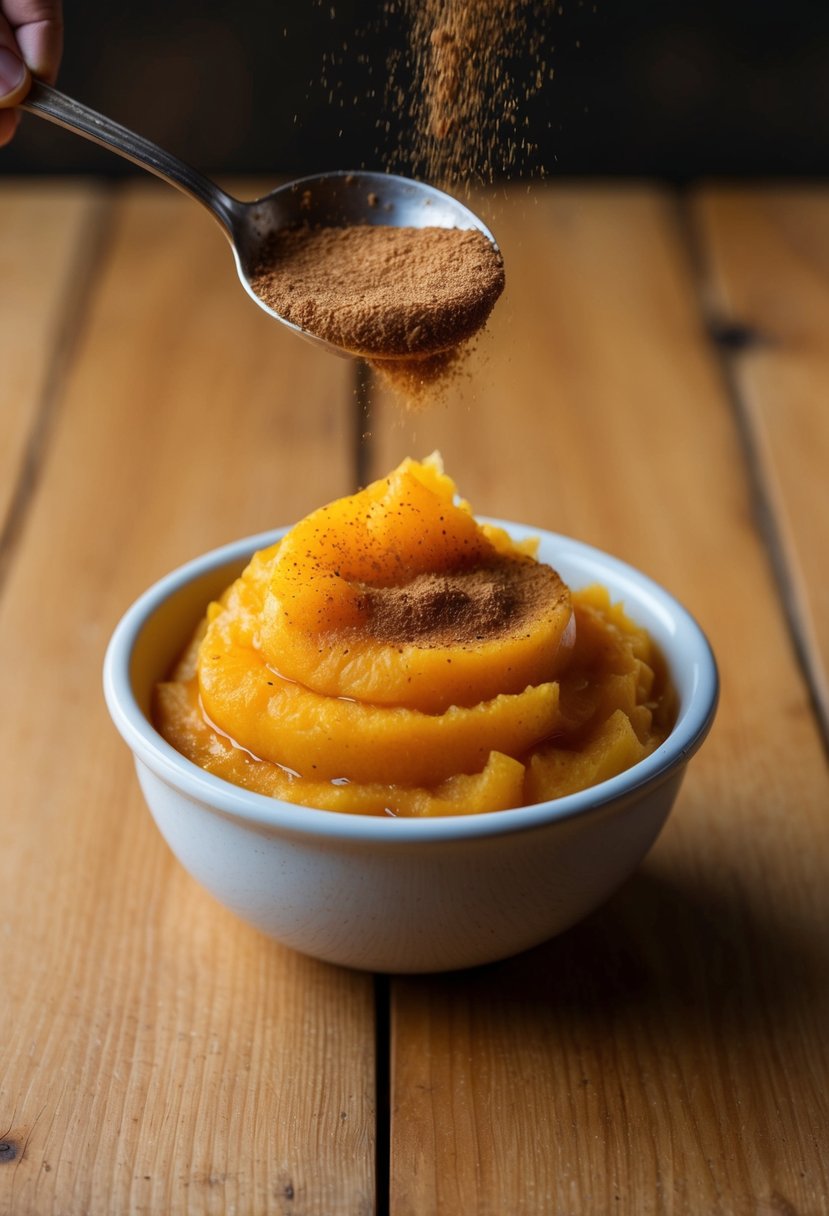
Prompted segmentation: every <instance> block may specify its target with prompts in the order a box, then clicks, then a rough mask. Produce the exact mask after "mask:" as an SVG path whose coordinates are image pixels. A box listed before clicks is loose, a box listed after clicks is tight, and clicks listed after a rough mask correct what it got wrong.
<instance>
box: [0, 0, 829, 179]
mask: <svg viewBox="0 0 829 1216" xmlns="http://www.w3.org/2000/svg"><path fill="white" fill-rule="evenodd" d="M392 7H393V6H392ZM383 9H384V4H383V0H372V2H371V3H365V2H364V3H357V2H356V0H333V7H332V5H331V4H330V3H329V2H328V0H326V2H325V3H320V2H319V0H291V2H290V3H288V2H286V0H270V2H268V0H247V3H244V4H231V3H228V2H227V0H226V2H225V3H220V2H218V0H143V2H142V3H141V4H140V5H138V4H135V5H131V6H129V7H127V6H122V5H118V4H113V3H112V0H108V2H104V0H85V2H83V3H75V4H73V3H72V0H69V2H68V4H67V12H66V21H67V37H66V52H65V57H64V64H63V68H62V72H61V77H60V81H59V84H60V86H61V87H62V88H63V89H64V90H65V91H66V92H67V93H69V94H71V95H73V96H75V97H77V98H78V99H79V100H81V101H84V102H86V103H87V104H89V105H91V106H93V107H94V108H96V109H100V110H103V111H104V112H106V113H108V114H110V115H111V116H112V117H114V118H116V119H118V120H119V121H121V122H123V123H124V124H126V125H127V126H130V127H132V128H133V129H135V130H137V131H139V132H141V133H142V134H144V135H147V136H149V137H150V138H152V139H154V140H156V141H157V142H159V143H161V144H162V145H164V146H165V147H167V148H169V150H170V151H172V152H175V153H177V154H178V155H180V156H182V157H183V158H184V159H185V160H188V161H190V162H191V163H192V164H194V165H197V166H198V167H200V168H202V169H203V170H205V171H207V172H212V173H227V172H234V171H239V172H256V173H263V174H265V175H268V174H274V175H276V174H285V173H288V174H291V175H294V174H301V173H311V172H316V171H320V170H323V169H333V168H359V167H366V168H392V169H395V170H398V171H403V172H406V171H408V170H409V169H410V168H411V166H410V165H407V164H406V163H405V159H404V160H401V158H400V157H399V156H395V155H393V151H392V150H393V149H395V148H397V147H398V146H400V144H401V142H402V143H403V145H404V146H405V145H406V142H407V138H408V137H407V132H406V130H405V126H404V127H403V129H402V131H401V127H400V120H399V119H395V117H394V115H393V114H392V113H390V112H389V110H388V107H387V106H386V104H385V98H384V80H385V75H386V62H387V58H388V54H389V52H390V51H391V50H393V49H394V48H395V47H403V46H405V42H406V33H405V29H404V28H403V25H402V21H401V19H400V17H399V16H395V14H394V13H392V14H388V13H384V11H383ZM538 21H539V22H540V23H541V24H542V25H543V29H544V34H545V39H546V46H547V55H548V60H549V63H550V65H551V66H552V67H553V69H554V77H553V79H552V80H550V81H547V83H546V84H545V85H544V87H543V89H542V90H541V92H540V93H539V94H538V95H537V96H536V97H535V98H533V99H532V100H531V101H530V102H528V103H527V104H526V105H525V106H524V107H523V115H524V116H525V117H526V119H527V123H528V126H527V131H528V136H529V140H530V142H532V143H534V144H536V145H537V146H538V150H537V152H535V153H533V154H532V155H529V156H527V157H525V160H524V163H523V165H522V166H521V169H522V172H523V173H524V174H525V175H527V176H535V175H537V174H538V173H539V172H540V171H541V170H542V169H543V170H544V171H545V172H546V173H547V174H550V175H563V176H574V175H608V174H612V175H631V176H632V175H648V176H657V177H661V178H666V179H669V180H673V181H678V182H682V181H687V180H690V179H694V178H697V177H700V176H711V175H719V176H729V177H735V176H769V175H781V174H786V175H802V176H821V175H824V174H825V173H826V171H827V168H829V0H793V2H788V3H787V0H738V2H729V0H724V2H721V3H718V2H717V0H695V2H694V3H691V2H690V0H664V2H662V3H660V2H659V0H626V2H625V0H595V2H594V0H563V3H562V4H561V5H557V4H553V3H548V4H545V5H543V6H541V12H540V15H539V17H538ZM530 67H531V65H530V64H528V63H524V64H522V63H521V62H520V59H519V62H518V74H519V76H520V75H521V73H522V71H524V72H529V70H530ZM389 120H390V121H391V123H392V126H391V129H390V131H389V132H388V133H386V131H385V123H386V122H387V121H389ZM64 170H67V171H72V172H78V171H81V172H95V173H104V174H121V173H128V172H133V171H134V170H132V169H131V167H130V166H129V165H128V164H127V163H126V162H124V161H122V160H120V159H118V158H116V157H114V156H112V155H111V154H108V153H106V152H103V151H101V150H100V149H98V148H96V147H94V146H93V145H91V144H88V143H86V142H84V141H82V140H79V139H78V138H77V137H74V136H70V135H68V134H66V133H65V132H62V131H60V130H58V129H57V128H55V127H53V126H50V125H47V124H46V123H44V122H42V121H41V120H39V119H36V118H34V117H31V116H26V117H25V118H24V122H23V125H22V128H21V131H20V133H19V135H18V137H17V138H16V140H15V141H14V143H13V144H12V145H11V146H10V147H9V148H7V149H5V150H0V172H4V173H5V172H49V173H53V172H55V171H64Z"/></svg>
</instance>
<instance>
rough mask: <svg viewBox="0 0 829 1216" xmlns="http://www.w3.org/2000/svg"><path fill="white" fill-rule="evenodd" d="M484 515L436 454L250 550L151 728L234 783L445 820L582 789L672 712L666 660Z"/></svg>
mask: <svg viewBox="0 0 829 1216" xmlns="http://www.w3.org/2000/svg"><path fill="white" fill-rule="evenodd" d="M534 548H535V545H534V543H533V542H528V543H516V542H515V541H513V540H512V539H511V537H510V536H509V535H508V534H507V533H506V532H504V531H503V530H501V529H499V528H496V527H492V526H490V525H486V524H479V523H478V522H477V521H476V519H475V518H474V516H473V515H472V512H471V509H470V507H469V505H468V503H465V502H463V501H460V500H458V498H457V494H456V490H455V485H454V483H453V482H452V480H451V479H450V478H449V477H448V476H447V475H446V474H445V473H444V472H443V469H442V465H441V462H440V459H439V458H438V457H437V456H432V457H429V458H427V459H426V460H424V461H422V462H417V461H414V460H405V461H404V462H403V463H402V464H401V465H400V466H399V467H398V468H397V469H395V470H394V471H393V472H392V473H391V474H390V475H389V476H388V477H386V478H383V479H382V480H380V481H377V482H375V483H373V484H372V485H369V486H368V487H367V488H366V489H364V490H362V491H360V492H359V493H357V494H354V495H352V496H350V497H348V498H343V499H340V500H338V501H336V502H333V503H330V504H328V505H327V506H324V507H322V508H320V509H319V510H317V511H314V512H313V513H312V514H311V515H309V516H307V518H306V519H304V520H302V521H301V522H300V523H298V524H296V525H295V527H294V528H293V529H292V530H291V531H290V532H288V533H287V535H286V536H285V537H283V538H282V539H281V540H280V541H279V542H278V543H277V544H276V545H273V546H272V547H271V548H269V549H265V550H263V551H262V552H260V553H257V554H256V555H255V556H254V557H253V558H252V560H251V561H250V563H249V565H248V566H247V568H246V569H245V570H244V572H243V573H242V575H241V576H240V577H239V578H238V579H237V580H236V582H235V583H233V585H232V586H231V587H229V588H228V589H227V591H226V592H225V594H224V595H223V596H222V598H221V600H220V601H219V602H217V603H213V604H211V605H210V606H209V608H208V611H207V615H206V618H205V620H204V621H203V622H202V624H201V626H200V628H199V630H198V632H197V634H196V637H195V638H194V639H193V642H192V643H191V645H190V647H189V648H188V650H187V652H186V653H185V655H184V656H182V658H181V660H180V662H179V663H178V665H177V668H176V670H175V671H174V672H173V673H172V676H171V679H170V680H169V681H168V682H167V683H164V684H162V685H160V686H159V688H158V689H157V695H156V721H157V724H158V726H159V729H160V730H161V732H162V734H164V735H165V737H166V738H167V739H168V740H169V741H170V742H171V743H172V744H173V745H174V746H175V747H177V748H178V749H179V751H181V752H182V753H183V754H184V755H186V756H188V757H189V758H190V759H191V760H193V761H194V762H195V763H197V764H200V765H201V766H202V767H203V768H206V769H208V770H209V771H211V772H215V773H216V774H218V775H220V776H222V777H225V778H226V779H227V780H230V781H233V782H235V783H236V784H239V785H242V786H244V787H246V788H249V789H254V790H258V791H259V792H261V793H265V794H269V795H272V796H274V797H279V798H283V799H287V800H288V801H291V802H297V803H301V804H304V805H307V806H316V807H322V808H323V809H333V810H343V811H349V812H356V813H366V814H384V813H385V814H395V815H442V814H460V813H469V812H482V811H490V810H499V809H507V808H509V807H513V806H520V805H524V804H526V803H528V802H535V801H540V800H543V799H546V798H550V797H556V796H558V795H560V794H564V793H568V792H570V791H571V790H573V789H578V788H584V787H586V786H588V785H592V784H594V783H595V782H597V781H601V780H603V779H605V778H606V777H608V776H612V775H613V774H614V773H616V772H620V771H622V770H623V769H625V768H628V767H629V766H630V765H631V764H635V763H636V762H637V761H638V760H640V759H642V758H643V757H644V756H645V755H647V754H648V752H649V751H651V750H653V748H654V747H655V746H657V745H658V743H660V742H661V741H662V739H663V738H664V737H665V735H666V734H667V731H668V729H669V727H670V723H671V715H672V707H671V696H670V690H669V688H668V685H667V680H666V677H665V672H664V667H663V665H662V662H661V659H660V657H659V655H658V653H657V652H656V651H655V648H654V647H653V645H652V643H651V642H650V639H649V638H648V637H647V635H646V634H645V632H644V631H643V630H641V629H639V628H638V627H637V626H635V625H634V624H632V622H630V621H629V620H628V619H627V618H626V617H625V614H624V612H623V611H622V609H621V608H620V607H619V606H618V605H615V606H614V605H611V603H610V600H609V597H608V595H607V593H606V592H604V591H603V590H602V589H601V588H592V589H589V590H588V591H586V592H585V591H582V592H578V593H576V594H571V592H570V590H569V589H568V587H567V586H566V585H565V584H564V583H563V582H562V580H561V579H560V578H559V576H558V575H557V574H556V572H555V571H554V570H553V569H552V568H551V567H549V566H547V565H545V564H543V563H541V562H538V561H537V560H536V558H535V556H534Z"/></svg>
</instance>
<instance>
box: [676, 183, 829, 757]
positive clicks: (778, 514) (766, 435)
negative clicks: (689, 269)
mask: <svg viewBox="0 0 829 1216" xmlns="http://www.w3.org/2000/svg"><path fill="white" fill-rule="evenodd" d="M691 215H692V217H693V221H694V225H695V229H696V232H697V236H698V241H699V246H700V250H701V255H702V263H703V266H702V269H703V274H704V277H705V286H706V291H707V302H708V306H709V308H710V310H711V315H712V318H713V320H714V322H715V324H716V326H717V327H718V329H719V331H720V332H721V334H723V336H724V337H725V339H726V351H727V354H728V361H729V370H730V375H731V379H732V383H733V386H734V390H735V396H736V398H737V400H738V403H739V406H740V409H741V412H742V417H743V422H744V425H745V427H746V430H747V433H748V435H749V437H750V441H751V445H752V452H753V455H754V457H755V459H756V461H757V480H758V488H759V491H760V494H761V495H762V496H763V498H764V500H765V501H767V502H768V504H769V511H770V517H771V523H772V528H773V531H772V532H771V535H770V540H771V543H772V544H774V545H776V546H779V553H778V554H777V556H778V558H779V561H780V563H781V566H782V571H781V574H782V581H783V584H784V585H785V587H786V588H787V593H788V595H789V598H790V607H791V613H792V617H793V621H794V623H795V628H796V630H797V633H798V640H799V643H800V646H801V648H802V650H803V653H804V657H805V661H806V663H807V664H808V667H809V670H810V674H811V678H812V684H813V688H814V691H815V697H816V700H817V702H818V704H819V706H820V710H821V714H822V717H823V724H824V729H825V731H826V736H827V740H829V560H828V559H827V554H829V491H828V490H827V487H829V411H827V409H826V400H827V396H828V395H829V339H827V334H829V207H827V203H826V191H825V190H823V189H816V188H811V189H810V188H808V187H803V186H800V187H796V186H775V187H766V188H763V189H759V188H755V189H748V188H742V189H739V188H728V189H727V188H724V187H717V188H713V187H712V188H709V189H705V190H702V191H701V192H700V193H699V194H698V195H697V196H696V198H695V200H694V202H693V205H692V208H691ZM729 339H730V340H729Z"/></svg>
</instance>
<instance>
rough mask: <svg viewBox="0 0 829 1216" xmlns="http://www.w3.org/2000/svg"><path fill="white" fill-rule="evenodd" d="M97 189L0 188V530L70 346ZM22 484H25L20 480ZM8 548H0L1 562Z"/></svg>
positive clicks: (6, 524)
mask: <svg viewBox="0 0 829 1216" xmlns="http://www.w3.org/2000/svg"><path fill="white" fill-rule="evenodd" d="M105 211H106V202H105V199H104V196H103V194H102V192H101V190H100V189H99V188H97V187H94V186H91V185H88V184H87V185H84V184H78V183H71V182H70V183H60V182H52V181H49V182H39V183H37V184H32V183H29V182H26V181H23V180H20V181H15V180H7V181H5V182H4V183H3V188H2V193H0V283H2V284H3V291H2V292H1V293H0V368H2V377H0V535H2V536H3V537H4V541H3V544H4V548H7V547H8V546H9V545H10V544H11V543H12V541H13V537H12V535H11V534H12V533H13V532H14V531H15V528H16V523H17V521H16V520H12V519H10V518H9V512H10V511H11V509H12V504H13V502H14V501H15V499H16V497H18V496H24V495H25V493H26V491H27V485H28V480H29V479H30V477H31V474H32V467H30V466H33V465H34V463H36V459H37V453H36V448H37V445H38V442H39V439H40V435H41V431H42V429H44V428H45V426H46V425H47V423H48V414H49V410H50V408H51V405H52V402H53V399H54V395H55V392H56V390H57V387H58V383H59V379H60V375H61V371H62V367H63V362H64V359H65V358H66V356H67V354H68V351H69V349H70V348H71V343H72V337H73V333H74V328H75V326H74V321H75V319H76V317H77V315H78V311H79V310H80V308H81V305H82V298H83V293H84V291H85V290H86V288H87V286H88V276H87V273H86V268H87V267H88V266H89V265H90V264H91V263H93V262H94V243H95V240H96V232H97V231H98V230H99V229H100V227H101V225H102V224H103V221H104V216H105ZM21 483H23V484H21ZM4 558H5V554H4V553H3V552H0V563H2V562H3V560H4Z"/></svg>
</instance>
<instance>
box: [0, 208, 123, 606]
mask: <svg viewBox="0 0 829 1216" xmlns="http://www.w3.org/2000/svg"><path fill="white" fill-rule="evenodd" d="M113 216H114V200H113V194H112V190H111V189H109V190H107V191H106V193H103V192H101V193H96V194H94V195H93V196H92V197H91V199H90V204H89V210H88V212H87V214H86V216H85V218H84V221H83V225H82V229H81V236H80V239H79V241H78V244H77V246H76V248H75V250H74V254H73V257H72V264H71V266H70V268H69V273H68V274H67V276H66V283H65V285H64V289H63V292H62V300H61V305H60V312H61V321H60V323H59V326H58V330H57V334H56V338H55V342H54V344H53V346H52V348H51V350H50V352H49V363H48V367H47V370H46V375H45V377H44V381H43V388H42V390H41V393H40V400H39V402H38V405H37V409H36V411H35V414H34V418H33V420H32V425H31V429H30V431H29V436H28V439H27V442H26V446H25V448H24V450H23V453H22V458H21V460H20V465H19V468H18V470H17V476H16V478H15V484H14V487H13V489H12V492H11V495H10V498H9V506H8V511H7V514H6V518H5V520H4V522H3V526H2V529H0V596H2V594H3V591H4V589H5V586H6V582H7V580H8V576H9V572H10V570H11V567H12V564H13V562H14V559H15V555H16V553H17V551H18V548H19V545H20V541H21V538H22V535H23V532H24V530H25V526H26V520H27V518H28V512H29V507H30V505H31V503H32V500H33V498H34V496H35V492H36V490H37V486H38V484H39V481H40V476H41V472H42V470H43V466H44V463H45V460H46V456H47V454H48V451H49V445H50V441H51V438H52V434H53V431H54V425H55V420H56V418H57V415H58V411H59V407H60V402H61V398H62V394H63V386H64V383H65V380H66V376H67V372H68V369H69V368H70V366H71V364H72V360H73V357H74V354H75V351H76V350H77V347H78V344H79V342H80V339H81V335H82V333H83V330H84V326H85V324H86V319H87V316H88V311H89V307H90V304H91V301H92V298H93V295H94V286H95V283H96V280H97V277H98V272H99V269H100V267H101V265H102V263H103V261H104V258H105V256H106V251H107V248H108V245H109V241H110V237H111V234H112V224H113Z"/></svg>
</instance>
